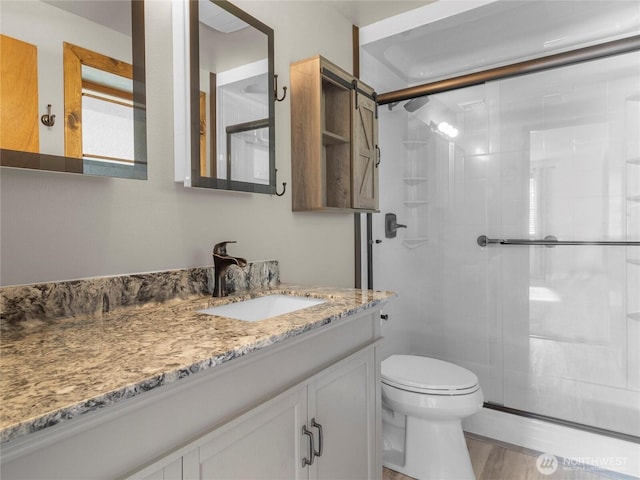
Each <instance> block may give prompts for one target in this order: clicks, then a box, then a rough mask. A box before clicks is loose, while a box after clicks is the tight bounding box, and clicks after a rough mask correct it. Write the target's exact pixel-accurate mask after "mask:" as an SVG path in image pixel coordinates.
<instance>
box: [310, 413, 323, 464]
mask: <svg viewBox="0 0 640 480" xmlns="http://www.w3.org/2000/svg"><path fill="white" fill-rule="evenodd" d="M311 426H312V427H314V428H317V429H318V450H316V451H315V452H314V454H315V456H316V457H319V456H321V455H322V443H323V442H322V425H321V424H319V423H318V422H316V419H315V418H312V419H311Z"/></svg>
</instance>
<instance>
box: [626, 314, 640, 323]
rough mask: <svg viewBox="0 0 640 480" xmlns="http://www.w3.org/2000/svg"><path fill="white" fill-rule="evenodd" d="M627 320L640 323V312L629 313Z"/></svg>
mask: <svg viewBox="0 0 640 480" xmlns="http://www.w3.org/2000/svg"><path fill="white" fill-rule="evenodd" d="M627 318H628V319H629V320H636V321H638V322H640V312H633V313H627Z"/></svg>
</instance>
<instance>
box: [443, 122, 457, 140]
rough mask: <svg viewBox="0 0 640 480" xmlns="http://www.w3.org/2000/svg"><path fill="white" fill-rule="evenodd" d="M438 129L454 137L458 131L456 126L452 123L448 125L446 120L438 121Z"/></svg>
mask: <svg viewBox="0 0 640 480" xmlns="http://www.w3.org/2000/svg"><path fill="white" fill-rule="evenodd" d="M438 131H439V132H441V133H444V134H445V135H447V136H448V137H451V138H456V137H457V136H458V133H459V132H458V129H457V128H455V127H454V126H453V125H449V124H448V123H447V122H440V123H439V124H438Z"/></svg>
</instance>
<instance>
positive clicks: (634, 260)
mask: <svg viewBox="0 0 640 480" xmlns="http://www.w3.org/2000/svg"><path fill="white" fill-rule="evenodd" d="M627 263H630V264H631V265H638V266H640V258H627Z"/></svg>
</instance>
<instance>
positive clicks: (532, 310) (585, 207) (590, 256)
mask: <svg viewBox="0 0 640 480" xmlns="http://www.w3.org/2000/svg"><path fill="white" fill-rule="evenodd" d="M639 90H640V54H639V53H637V52H636V53H630V54H625V55H618V56H614V57H610V58H607V59H603V60H598V61H592V62H588V63H583V64H579V65H575V66H569V67H564V68H558V69H554V70H551V71H546V72H542V73H538V74H532V75H526V76H523V77H517V78H514V79H508V80H502V81H499V82H495V83H494V84H493V85H492V87H491V89H490V90H489V91H493V92H496V93H497V96H496V98H495V100H496V101H495V102H493V105H495V106H494V109H493V110H492V112H491V113H490V115H492V116H493V118H495V119H496V120H498V119H499V122H497V125H499V126H498V127H497V129H498V131H497V132H495V131H494V132H493V134H492V135H494V136H497V137H496V138H498V139H499V145H500V147H499V149H500V157H501V178H500V190H501V201H500V206H499V211H498V212H494V214H496V215H498V216H499V217H500V219H501V221H500V224H501V228H500V230H501V231H500V232H499V233H500V235H499V236H500V238H514V239H543V238H545V237H547V238H550V237H548V236H553V237H555V238H557V239H558V240H561V241H635V242H637V241H638V240H640V222H639V209H640V196H639V194H640V188H639V187H640V161H639V159H640V149H639V148H638V146H639V141H638V137H639V136H640V102H639V100H640V95H639ZM493 124H494V125H496V122H494V123H493ZM490 215H491V214H490ZM490 236H491V235H490ZM490 248H491V249H493V248H497V249H499V253H497V252H493V253H491V255H500V257H501V258H500V261H501V264H502V295H501V297H502V325H503V327H502V328H503V331H502V339H503V352H502V355H503V365H504V367H503V397H502V399H500V400H501V401H500V400H499V401H497V402H496V403H502V404H503V405H504V406H506V407H511V408H515V409H518V410H523V411H526V412H532V413H536V414H540V415H545V416H549V417H554V418H558V419H563V420H568V421H571V422H575V423H578V424H583V425H588V426H592V427H598V428H603V429H606V430H611V431H615V432H620V433H624V434H629V435H633V436H640V408H639V405H640V394H639V390H640V369H639V365H640V357H639V356H638V351H639V349H640V328H639V325H640V318H639V314H638V312H639V311H640V300H639V298H640V283H639V281H638V279H639V277H640V275H639V270H640V265H639V263H640V262H639V261H638V259H639V258H640V247H637V246H613V245H607V246H601V245H576V246H572V245H571V246H567V245H559V246H552V247H549V246H507V245H501V246H497V247H492V246H490Z"/></svg>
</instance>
